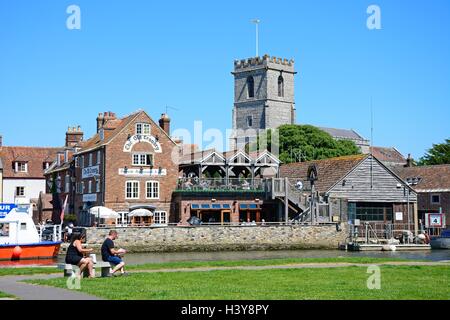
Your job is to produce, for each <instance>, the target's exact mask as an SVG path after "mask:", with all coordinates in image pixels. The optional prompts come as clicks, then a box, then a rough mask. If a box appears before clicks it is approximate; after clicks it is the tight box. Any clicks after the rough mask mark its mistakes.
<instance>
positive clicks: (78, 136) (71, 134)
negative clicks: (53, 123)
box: [66, 126, 84, 147]
mask: <svg viewBox="0 0 450 320" xmlns="http://www.w3.org/2000/svg"><path fill="white" fill-rule="evenodd" d="M83 136H84V133H83V131H82V130H81V127H80V126H78V127H69V128H68V129H67V132H66V147H75V146H77V145H79V144H80V142H81V141H83Z"/></svg>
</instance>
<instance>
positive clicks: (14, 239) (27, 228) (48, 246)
mask: <svg viewBox="0 0 450 320" xmlns="http://www.w3.org/2000/svg"><path fill="white" fill-rule="evenodd" d="M32 217H33V209H32V206H31V204H0V260H3V261H4V260H7V261H14V260H24V259H51V258H55V257H56V256H57V255H58V253H59V249H60V247H61V225H48V226H42V225H41V226H38V227H36V225H35V224H34V222H33V219H32ZM38 229H39V230H38ZM50 230H52V231H51V232H49V231H50ZM45 231H46V232H45ZM44 235H45V236H46V239H43V237H44Z"/></svg>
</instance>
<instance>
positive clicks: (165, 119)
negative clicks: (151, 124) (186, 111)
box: [159, 113, 170, 136]
mask: <svg viewBox="0 0 450 320" xmlns="http://www.w3.org/2000/svg"><path fill="white" fill-rule="evenodd" d="M159 126H160V127H161V129H163V130H164V131H165V132H166V133H167V134H168V135H169V136H170V118H169V116H168V115H167V114H166V113H163V114H162V115H161V118H160V119H159Z"/></svg>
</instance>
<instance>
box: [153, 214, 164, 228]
mask: <svg viewBox="0 0 450 320" xmlns="http://www.w3.org/2000/svg"><path fill="white" fill-rule="evenodd" d="M153 223H154V224H162V225H164V224H167V212H166V211H155V216H154V217H153Z"/></svg>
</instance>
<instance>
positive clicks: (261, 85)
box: [232, 55, 296, 140]
mask: <svg viewBox="0 0 450 320" xmlns="http://www.w3.org/2000/svg"><path fill="white" fill-rule="evenodd" d="M232 74H233V76H234V107H233V131H234V134H233V136H234V138H236V135H239V133H237V132H239V131H242V130H249V129H251V130H255V131H256V132H259V131H260V130H265V129H275V128H277V127H279V126H281V125H283V124H294V123H295V100H294V75H295V74H296V72H295V71H294V60H287V59H281V58H277V57H269V56H268V55H264V56H263V57H262V58H261V57H256V58H250V59H244V60H236V61H235V62H234V71H233V72H232ZM250 140H253V139H250Z"/></svg>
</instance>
